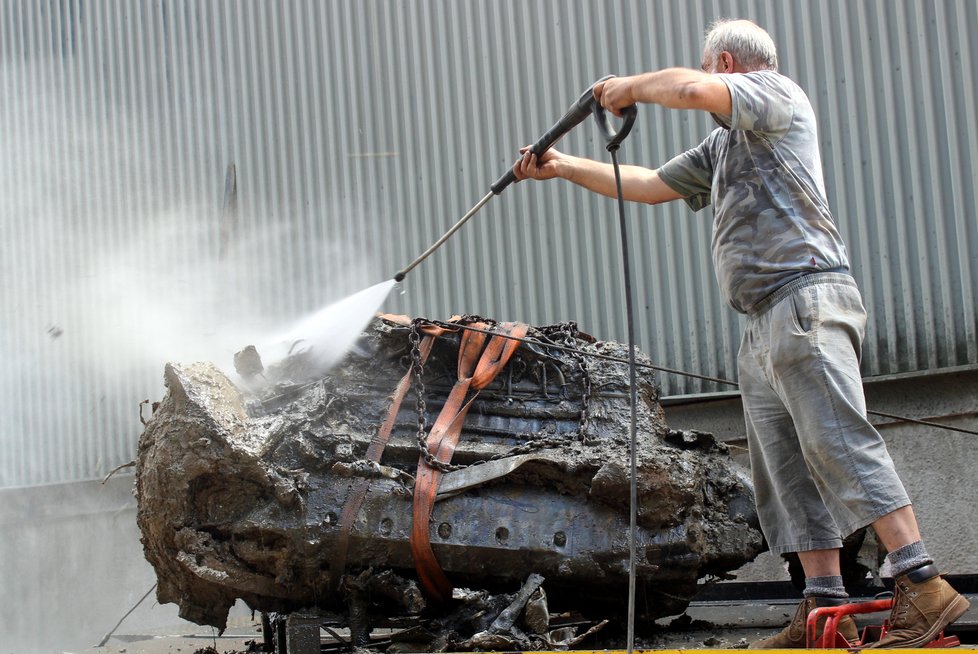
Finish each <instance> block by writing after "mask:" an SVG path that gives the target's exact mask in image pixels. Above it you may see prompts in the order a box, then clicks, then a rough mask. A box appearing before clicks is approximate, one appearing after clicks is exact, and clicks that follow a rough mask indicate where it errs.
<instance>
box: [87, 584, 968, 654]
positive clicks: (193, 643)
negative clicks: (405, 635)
mask: <svg viewBox="0 0 978 654" xmlns="http://www.w3.org/2000/svg"><path fill="white" fill-rule="evenodd" d="M968 599H969V601H971V609H970V610H969V611H968V612H967V613H966V614H965V615H964V616H962V618H961V619H960V620H958V621H957V623H955V625H954V632H955V633H956V634H957V635H958V636H959V637H960V638H961V640H962V646H961V649H978V595H973V594H972V595H968ZM794 609H795V603H794V602H792V601H769V602H760V603H745V602H739V601H722V602H721V601H718V602H693V603H692V604H691V605H690V607H689V609H688V610H687V611H686V614H685V615H684V616H682V617H680V618H678V619H663V620H660V621H659V623H658V624H660V625H661V627H662V631H661V632H660V633H658V634H657V635H655V636H652V637H640V638H636V644H635V647H636V649H637V650H698V649H709V650H715V651H718V654H719V651H720V650H738V649H745V648H746V647H747V645H748V643H750V642H752V641H754V640H757V639H759V638H763V637H765V636H768V635H770V634H772V633H774V632H776V631H777V630H778V629H780V628H781V627H783V626H784V625H785V624H787V622H788V620H790V618H791V615H792V614H793V612H794ZM855 617H856V622H857V624H858V625H859V626H860V628H862V627H863V626H866V625H870V624H880V622H881V621H882V620H883V618H884V617H885V614H871V615H868V616H867V615H863V616H855ZM323 636H324V641H323V642H324V643H325V642H327V641H326V640H325V638H328V636H327V635H326V634H325V633H323ZM249 641H256V642H257V643H258V644H261V642H262V635H261V623H260V618H259V617H258V616H256V617H255V619H254V620H252V619H251V618H250V617H240V616H239V617H234V618H232V619H231V620H230V621H229V624H228V629H227V630H226V632H225V633H224V634H223V635H222V636H218V635H217V633H216V630H214V629H212V628H210V627H200V626H197V625H192V624H191V623H184V625H183V626H176V627H172V628H162V629H156V630H152V631H147V632H146V633H141V634H135V633H126V630H125V629H124V628H123V629H120V632H119V633H117V634H115V635H114V636H113V637H112V638H111V639H110V640H109V641H108V643H107V644H106V645H105V646H104V647H94V648H90V649H85V650H79V651H74V652H72V654H197V653H199V654H205V653H206V654H214V653H215V652H216V654H232V653H237V652H246V651H247V650H248V643H249ZM602 645H604V646H607V644H605V643H602ZM582 646H585V647H587V646H590V647H594V646H595V645H594V643H588V642H584V643H582ZM619 647H620V648H621V649H624V643H622V644H621V645H620V646H619ZM208 648H212V649H208ZM600 651H602V652H608V651H609V650H608V649H602V650H600ZM926 651H928V652H929V653H931V654H935V653H936V652H937V651H939V650H934V649H929V650H926Z"/></svg>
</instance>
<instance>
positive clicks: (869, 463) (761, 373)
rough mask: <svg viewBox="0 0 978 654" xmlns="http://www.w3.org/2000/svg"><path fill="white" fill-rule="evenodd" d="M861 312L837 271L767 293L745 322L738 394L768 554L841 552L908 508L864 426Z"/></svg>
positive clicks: (885, 455) (882, 449)
mask: <svg viewBox="0 0 978 654" xmlns="http://www.w3.org/2000/svg"><path fill="white" fill-rule="evenodd" d="M865 327H866V311H865V309H864V308H863V304H862V299H861V298H860V295H859V290H858V288H857V287H856V283H855V281H854V280H853V279H852V277H850V276H849V275H847V274H845V273H815V274H811V275H807V276H805V277H801V278H800V279H797V280H795V281H793V282H790V283H789V284H786V285H785V286H783V287H782V288H780V289H778V290H777V291H775V292H774V293H773V294H772V295H771V297H769V298H766V299H765V300H764V301H762V302H761V307H760V308H759V309H758V310H757V312H755V313H752V314H751V315H750V316H749V317H748V321H747V328H746V330H745V332H744V337H743V340H742V342H741V346H740V354H739V357H738V365H739V370H740V390H741V393H742V394H743V402H744V414H745V417H746V421H747V444H748V447H749V449H750V461H751V474H752V476H753V478H754V493H755V499H756V502H757V513H758V517H759V518H760V523H761V529H762V530H763V531H764V535H765V537H766V538H767V541H768V546H769V547H770V548H771V551H772V552H775V553H777V554H783V553H785V552H804V551H809V550H818V549H832V548H837V547H841V546H842V538H843V537H845V536H848V535H849V534H850V533H852V532H854V531H856V530H857V529H859V528H861V527H865V526H866V525H868V524H870V523H872V522H873V521H875V520H876V519H877V518H879V517H881V516H883V515H886V514H887V513H890V512H891V511H895V510H896V509H899V508H901V507H904V506H907V505H908V504H910V499H909V498H908V496H907V492H906V490H905V489H904V487H903V483H902V482H901V481H900V478H899V477H898V476H897V474H896V471H895V470H894V468H893V461H892V460H891V459H890V455H889V452H887V450H886V445H885V444H884V442H883V438H882V437H881V436H880V435H879V432H877V431H876V429H875V428H874V427H873V426H872V425H871V424H870V423H869V420H868V419H867V418H866V401H865V398H864V396H863V387H862V377H861V375H860V372H859V357H860V353H861V350H862V339H863V334H864V331H865Z"/></svg>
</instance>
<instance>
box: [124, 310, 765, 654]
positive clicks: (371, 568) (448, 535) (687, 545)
mask: <svg viewBox="0 0 978 654" xmlns="http://www.w3.org/2000/svg"><path fill="white" fill-rule="evenodd" d="M465 327H468V328H469V329H465ZM475 329H484V330H486V331H491V332H494V333H497V334H498V333H499V332H503V331H508V332H509V333H511V334H512V335H514V336H517V337H520V338H522V339H523V340H519V341H517V340H512V339H505V338H503V337H502V336H498V335H497V336H489V335H486V334H485V333H483V332H481V331H474V330H475ZM312 354H314V353H311V352H308V351H299V352H296V353H294V354H292V355H291V356H290V357H289V358H287V359H285V360H284V361H282V362H281V363H280V364H278V365H277V366H275V367H271V368H269V369H263V368H262V365H261V363H260V358H259V356H258V353H256V352H255V351H254V350H253V349H250V348H249V349H246V350H244V351H242V353H239V356H238V357H237V361H236V363H237V366H238V370H239V371H240V373H241V375H242V376H241V378H239V379H237V382H236V383H233V382H232V381H231V380H230V379H229V377H228V376H226V375H225V374H224V373H222V372H221V371H220V370H218V369H217V368H216V367H215V366H214V365H212V364H209V363H193V364H187V365H184V364H168V365H167V366H166V368H165V373H164V374H165V381H166V387H167V393H166V396H165V397H164V399H163V400H162V401H161V402H160V403H159V404H158V406H156V410H155V411H154V413H153V416H152V418H151V419H150V420H149V421H148V422H147V425H146V428H145V431H144V433H143V434H142V436H141V438H140V442H139V452H138V460H137V472H136V487H135V494H136V498H137V502H138V518H137V519H138V524H139V528H140V530H141V533H142V542H143V546H144V550H145V555H146V558H147V559H148V560H149V562H150V563H151V564H152V565H153V567H154V568H155V570H156V573H157V576H158V580H159V586H158V591H157V596H158V599H159V601H160V602H164V603H166V602H174V603H176V604H178V605H179V607H180V615H181V616H182V617H184V618H185V619H188V620H191V621H193V622H196V623H198V624H206V625H213V626H215V627H218V628H222V629H223V628H224V626H225V624H226V620H227V615H228V610H229V608H230V607H231V606H232V605H233V604H234V603H235V601H236V600H237V599H239V598H240V599H243V600H244V601H245V602H246V603H247V604H248V605H249V606H250V607H251V608H252V609H255V610H258V611H262V612H265V613H268V614H275V615H290V614H298V613H303V614H306V615H308V614H309V613H310V612H312V614H313V615H318V616H321V619H322V620H323V624H332V625H338V626H347V627H349V628H350V629H351V636H352V638H353V640H354V642H355V644H367V643H368V642H369V634H370V632H371V629H373V628H374V627H393V628H395V632H394V633H395V636H394V637H393V640H395V641H396V642H394V643H393V644H392V645H391V646H390V647H391V648H393V649H392V650H391V651H396V650H397V649H398V648H399V647H401V648H404V649H406V650H410V649H413V651H419V650H422V651H423V650H430V651H435V650H440V649H441V650H444V649H447V648H452V649H468V650H479V649H514V648H517V649H533V648H543V647H562V646H570V645H573V644H574V643H575V642H577V640H579V639H580V638H581V637H582V636H583V635H584V634H585V633H587V631H588V629H589V628H590V629H591V630H594V629H597V628H600V626H602V625H603V624H604V622H603V620H605V619H610V620H611V621H612V623H621V622H623V621H624V618H625V615H626V610H627V607H626V599H627V589H628V568H629V541H628V529H629V461H630V459H629V424H630V408H629V393H628V391H629V387H628V379H629V375H628V366H627V363H625V362H624V361H625V359H626V357H627V348H626V347H625V346H623V345H620V344H618V343H612V342H596V341H595V340H594V339H593V338H591V337H589V336H588V335H586V334H583V333H581V332H579V331H578V330H577V328H576V326H575V325H574V324H572V323H569V324H559V325H552V326H544V327H526V326H513V325H511V324H507V325H496V324H495V323H494V322H492V321H488V320H483V319H475V318H470V319H456V321H455V322H454V323H438V325H437V326H436V325H434V324H433V323H430V322H423V321H418V320H415V321H410V320H407V319H394V318H378V319H376V320H374V321H373V322H372V323H371V325H370V326H369V327H368V328H367V330H366V331H365V333H364V334H363V336H362V338H361V339H360V341H359V343H358V344H357V347H356V348H355V349H354V351H352V352H351V353H350V354H349V355H347V356H346V358H345V359H344V360H343V362H342V363H341V364H340V365H338V366H336V367H335V368H334V369H332V370H330V371H329V372H328V373H327V374H325V375H323V374H322V373H321V372H319V371H317V370H316V367H315V365H314V361H315V357H314V356H312ZM638 356H639V359H638V360H639V363H648V359H647V358H646V357H645V356H644V355H642V354H641V353H639V355H638ZM614 359H618V360H614ZM460 378H461V381H460ZM638 384H639V388H638V391H639V398H640V400H639V406H638V430H637V431H638V449H637V460H638V475H637V488H638V509H637V512H638V529H637V533H636V543H637V548H636V550H637V564H636V571H637V572H636V576H637V589H638V592H637V598H638V599H637V606H636V614H637V619H638V621H639V624H643V623H644V624H649V623H650V621H652V620H654V619H655V618H658V617H662V616H668V615H676V614H680V613H682V612H683V611H684V610H685V608H686V606H687V605H688V603H689V601H690V600H691V599H692V598H693V596H694V595H695V593H696V591H697V584H698V582H699V581H700V580H703V579H713V578H723V577H724V576H725V575H726V574H727V573H728V572H729V571H731V570H734V569H736V568H738V567H740V566H741V565H743V564H744V563H746V562H748V561H750V560H752V559H753V558H754V557H755V556H756V555H757V554H758V553H759V552H760V551H761V549H762V540H761V534H760V532H759V531H758V529H757V527H756V518H755V514H754V508H753V499H752V489H751V487H750V482H749V480H748V479H747V478H746V477H745V475H744V473H743V471H741V470H740V469H739V467H738V466H736V465H735V464H734V462H733V461H732V459H731V458H730V457H729V455H728V453H727V451H726V448H725V446H724V445H723V444H722V443H718V442H717V441H716V440H715V439H714V438H713V437H712V436H711V435H710V434H706V433H701V432H688V431H672V430H670V429H669V428H668V427H667V425H666V423H665V420H664V417H663V412H662V409H661V407H660V405H659V402H658V400H659V387H658V384H657V382H656V381H655V378H654V376H653V373H652V372H651V369H650V368H647V367H641V368H640V369H639V380H638Z"/></svg>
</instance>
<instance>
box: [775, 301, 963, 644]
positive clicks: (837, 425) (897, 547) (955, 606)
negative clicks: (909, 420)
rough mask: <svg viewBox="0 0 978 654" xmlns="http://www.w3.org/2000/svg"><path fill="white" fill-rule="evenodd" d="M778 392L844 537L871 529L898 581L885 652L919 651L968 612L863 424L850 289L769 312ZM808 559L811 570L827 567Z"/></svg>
mask: <svg viewBox="0 0 978 654" xmlns="http://www.w3.org/2000/svg"><path fill="white" fill-rule="evenodd" d="M771 313H772V314H776V313H780V314H781V315H783V316H784V318H783V323H784V324H785V325H786V327H785V328H784V329H783V330H781V331H780V332H779V333H780V334H781V335H782V337H781V338H779V339H774V340H773V341H772V342H773V343H774V345H773V346H772V352H771V359H772V361H777V362H779V363H778V365H772V371H773V372H772V375H771V378H772V380H773V381H772V386H773V387H774V388H776V389H777V392H778V395H779V397H780V398H782V400H783V401H784V403H785V406H786V407H787V408H788V410H789V412H790V414H791V416H792V419H793V421H794V424H795V425H796V428H797V431H798V439H799V443H800V446H801V449H802V451H803V453H804V458H805V461H806V463H807V465H808V467H809V468H810V469H811V470H812V475H813V478H814V479H815V481H816V484H817V486H818V489H819V493H820V495H821V497H822V500H823V502H824V503H825V506H826V508H827V509H828V511H829V512H830V513H831V515H832V518H833V520H834V522H835V524H836V525H838V526H839V528H840V530H841V532H842V533H843V534H847V533H851V532H852V531H854V530H855V529H858V528H859V527H863V526H866V525H867V524H872V525H873V527H874V529H875V530H876V531H877V534H878V536H879V538H880V540H881V542H882V543H883V544H884V547H886V549H887V550H888V552H889V553H888V554H887V561H888V563H889V564H890V565H891V566H892V567H893V574H894V577H895V580H896V590H895V596H894V607H893V613H892V614H891V616H890V624H891V631H890V632H889V633H888V635H887V637H886V638H884V639H883V640H881V641H880V642H879V643H878V644H877V645H875V646H879V647H920V646H923V645H925V644H926V643H927V642H929V641H930V640H932V639H933V638H934V636H936V635H937V633H939V632H940V631H941V630H942V629H943V628H944V627H946V626H947V625H948V624H950V623H951V622H953V621H954V620H956V619H957V618H958V617H960V616H961V615H962V614H963V613H964V612H965V610H967V607H968V602H967V600H965V599H964V598H963V597H961V596H960V595H959V594H958V593H956V592H955V591H954V590H953V589H952V588H951V587H950V586H949V585H948V584H947V582H945V581H944V580H943V579H942V578H941V577H940V576H939V575H938V574H937V569H936V568H935V567H934V566H933V560H932V559H931V558H930V557H929V556H928V555H927V552H926V549H925V548H924V545H923V542H921V539H920V531H919V529H918V527H917V521H916V517H915V515H914V511H913V508H912V507H911V506H910V500H909V497H908V496H907V494H906V491H905V490H904V488H903V484H902V482H901V481H900V479H899V477H898V476H897V474H896V471H895V470H894V467H893V462H892V460H891V459H890V456H889V453H888V452H887V450H886V445H885V444H884V443H883V439H882V437H881V436H880V435H879V433H878V432H877V431H876V429H875V428H874V427H873V426H872V424H871V423H870V422H869V420H868V419H867V418H866V406H865V399H864V396H863V389H862V380H861V378H860V375H859V351H860V348H861V346H862V335H863V328H864V325H865V313H864V311H863V309H862V303H861V300H860V298H859V294H858V291H857V290H856V289H855V288H854V287H852V286H849V285H847V284H843V283H839V284H836V283H832V284H819V285H814V286H810V287H808V288H806V289H803V290H801V291H799V292H797V293H795V294H793V295H792V296H791V297H790V298H789V300H786V301H785V302H783V303H782V304H781V305H778V306H775V307H773V308H772V310H771ZM819 556H822V555H818V554H816V555H812V556H810V557H809V559H810V561H811V565H819V564H821V565H825V561H824V559H821V560H820V559H819V558H817V557H819Z"/></svg>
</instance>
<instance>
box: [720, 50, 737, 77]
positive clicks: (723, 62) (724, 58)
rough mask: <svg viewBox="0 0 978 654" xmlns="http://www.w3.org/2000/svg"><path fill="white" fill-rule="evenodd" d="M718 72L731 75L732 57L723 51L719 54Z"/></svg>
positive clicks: (732, 67)
mask: <svg viewBox="0 0 978 654" xmlns="http://www.w3.org/2000/svg"><path fill="white" fill-rule="evenodd" d="M719 68H720V72H721V73H732V72H733V69H734V63H733V55H732V54H730V53H729V52H727V51H726V50H724V51H723V52H721V53H720V66H719Z"/></svg>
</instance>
